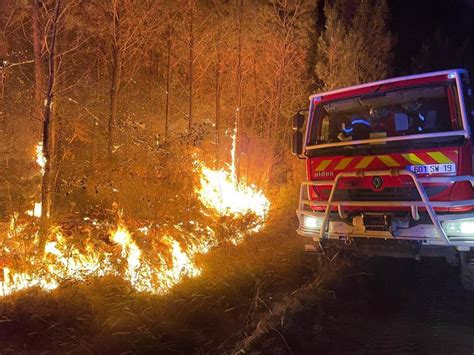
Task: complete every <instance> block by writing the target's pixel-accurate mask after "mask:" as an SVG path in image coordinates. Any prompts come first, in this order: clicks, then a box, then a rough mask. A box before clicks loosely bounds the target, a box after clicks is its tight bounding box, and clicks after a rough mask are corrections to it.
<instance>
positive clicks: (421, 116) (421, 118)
mask: <svg viewBox="0 0 474 355" xmlns="http://www.w3.org/2000/svg"><path fill="white" fill-rule="evenodd" d="M418 117H420V120H422V121H424V120H425V118H424V117H423V115H422V114H421V113H419V114H418Z"/></svg>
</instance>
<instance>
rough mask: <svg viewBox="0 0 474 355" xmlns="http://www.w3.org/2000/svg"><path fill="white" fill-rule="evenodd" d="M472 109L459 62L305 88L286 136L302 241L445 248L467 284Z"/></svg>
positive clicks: (473, 202)
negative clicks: (299, 177) (293, 159)
mask: <svg viewBox="0 0 474 355" xmlns="http://www.w3.org/2000/svg"><path fill="white" fill-rule="evenodd" d="M473 109H474V105H473V95H472V90H471V88H470V84H469V77H468V73H467V71H466V70H463V69H454V70H446V71H438V72H433V73H426V74H419V75H411V76H404V77H398V78H392V79H388V80H382V81H377V82H372V83H367V84H362V85H356V86H351V87H347V88H342V89H337V90H333V91H329V92H324V93H320V94H315V95H312V96H311V97H310V103H309V113H308V115H307V120H306V115H305V114H303V112H304V110H302V111H300V112H298V113H297V114H296V115H295V116H294V118H293V130H294V132H293V136H292V153H293V154H294V155H296V156H297V157H299V158H300V159H304V160H305V161H306V172H307V180H306V181H304V182H303V183H302V184H301V189H300V196H299V205H298V209H297V216H298V220H299V228H298V230H297V233H298V234H300V235H302V236H305V237H309V238H311V239H310V243H308V244H307V245H306V249H307V250H308V251H315V250H319V248H324V247H325V246H327V245H331V244H338V245H339V246H340V247H343V248H350V249H353V250H356V251H358V252H360V253H363V254H368V255H383V256H392V257H410V258H416V259H419V258H421V257H425V256H434V257H445V258H446V260H447V261H448V262H449V263H450V264H453V265H456V266H459V267H460V270H461V281H462V283H463V285H464V287H465V288H466V289H469V290H474V176H473V175H474V155H473V153H474V139H473V132H472V127H473V126H474V111H473ZM305 121H306V123H305Z"/></svg>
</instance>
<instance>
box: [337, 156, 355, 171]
mask: <svg viewBox="0 0 474 355" xmlns="http://www.w3.org/2000/svg"><path fill="white" fill-rule="evenodd" d="M352 159H353V158H344V159H342V160H341V161H340V162H339V163H338V164H337V165H336V167H335V168H334V170H342V169H345V168H346V167H347V166H348V165H349V163H350V162H351V161H352Z"/></svg>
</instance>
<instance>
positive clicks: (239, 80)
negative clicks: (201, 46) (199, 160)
mask: <svg viewBox="0 0 474 355" xmlns="http://www.w3.org/2000/svg"><path fill="white" fill-rule="evenodd" d="M243 8H244V0H237V19H238V20H237V36H238V38H237V41H238V48H237V108H236V110H235V122H234V126H235V129H236V131H237V134H236V138H235V145H236V148H235V152H236V155H238V154H237V153H238V147H239V143H240V139H239V138H240V137H241V136H242V133H243V132H242V128H243V125H242V122H241V120H242V15H243ZM238 161H239V159H236V163H237V162H238ZM239 166H240V164H237V167H236V168H237V178H239V177H240V168H238V167H239Z"/></svg>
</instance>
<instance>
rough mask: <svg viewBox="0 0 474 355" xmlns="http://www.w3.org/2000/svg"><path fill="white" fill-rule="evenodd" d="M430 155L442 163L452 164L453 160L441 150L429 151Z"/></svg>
mask: <svg viewBox="0 0 474 355" xmlns="http://www.w3.org/2000/svg"><path fill="white" fill-rule="evenodd" d="M428 155H429V156H430V157H432V158H433V159H434V160H436V161H437V162H438V163H440V164H451V163H452V162H453V161H452V160H451V159H449V158H448V157H447V156H446V155H444V154H443V153H441V152H429V153H428Z"/></svg>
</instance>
